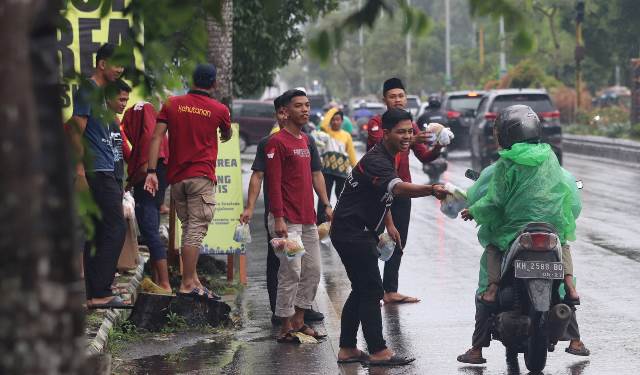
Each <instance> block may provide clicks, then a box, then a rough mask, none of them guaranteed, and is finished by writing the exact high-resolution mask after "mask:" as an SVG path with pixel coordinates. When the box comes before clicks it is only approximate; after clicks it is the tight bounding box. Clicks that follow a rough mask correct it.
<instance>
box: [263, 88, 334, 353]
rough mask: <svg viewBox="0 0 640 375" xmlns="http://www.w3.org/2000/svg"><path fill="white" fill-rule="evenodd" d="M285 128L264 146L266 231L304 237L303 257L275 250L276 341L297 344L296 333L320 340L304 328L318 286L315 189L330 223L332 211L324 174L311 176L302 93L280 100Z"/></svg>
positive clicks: (306, 110)
mask: <svg viewBox="0 0 640 375" xmlns="http://www.w3.org/2000/svg"><path fill="white" fill-rule="evenodd" d="M282 102H283V105H284V106H285V108H286V113H287V123H286V125H285V127H284V128H283V129H281V130H280V131H279V132H277V133H275V134H274V135H273V136H271V138H270V139H269V141H268V142H267V145H266V147H265V153H266V156H267V167H266V169H265V172H264V174H265V179H266V181H267V187H268V189H267V191H268V198H269V212H270V214H269V217H268V227H269V232H270V234H271V237H273V238H287V237H289V236H300V238H301V240H302V244H303V247H304V250H305V253H304V255H302V256H301V257H292V259H291V258H289V256H288V255H287V254H286V253H285V252H284V251H276V255H277V256H278V258H280V268H279V269H278V293H277V297H276V309H275V315H276V316H277V317H280V318H282V326H281V329H280V334H279V336H278V342H295V341H296V340H297V338H296V337H295V336H293V335H292V334H291V332H292V331H298V332H302V333H304V334H307V335H310V336H314V337H316V338H320V337H322V336H321V335H319V334H318V333H317V332H316V331H315V330H314V329H312V328H310V327H308V326H306V325H305V324H304V312H305V310H307V309H310V308H311V304H312V302H313V300H314V299H315V296H316V291H317V289H318V283H319V282H320V272H321V271H320V243H319V242H318V228H317V227H316V212H315V209H314V208H315V205H314V202H313V189H315V191H316V193H318V197H319V199H320V203H321V206H322V207H324V210H325V214H326V215H327V219H328V220H331V217H332V215H333V211H332V208H331V205H330V204H329V198H327V191H326V186H325V182H324V177H323V176H322V172H321V171H315V172H312V171H311V153H310V151H309V146H308V140H307V136H306V135H305V134H304V133H302V127H303V126H304V125H305V124H306V123H307V122H308V121H309V110H310V102H309V99H308V98H307V95H306V94H305V93H304V91H300V90H291V91H288V92H287V93H285V95H284V97H283V98H282Z"/></svg>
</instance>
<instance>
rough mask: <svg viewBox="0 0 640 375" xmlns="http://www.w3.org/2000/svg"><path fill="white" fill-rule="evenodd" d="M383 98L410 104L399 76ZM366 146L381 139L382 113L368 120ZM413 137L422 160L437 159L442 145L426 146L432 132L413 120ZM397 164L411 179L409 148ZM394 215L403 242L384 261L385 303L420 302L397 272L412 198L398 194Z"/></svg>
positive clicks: (392, 104)
mask: <svg viewBox="0 0 640 375" xmlns="http://www.w3.org/2000/svg"><path fill="white" fill-rule="evenodd" d="M382 100H383V101H384V103H385V104H386V105H387V109H392V108H395V109H404V108H405V107H406V105H407V95H406V93H405V89H404V85H403V84H402V81H401V80H400V79H398V78H389V79H388V80H386V81H385V82H384V84H383V86H382ZM368 125H369V127H368V129H369V130H368V132H369V134H368V139H367V150H369V149H371V148H372V147H373V146H375V145H376V144H378V143H380V142H381V141H382V138H383V136H384V132H383V129H382V120H381V116H380V115H376V116H374V117H373V118H372V119H371V120H369V124H368ZM413 134H414V136H413V139H412V144H411V150H413V154H414V155H415V156H416V157H417V158H418V159H419V160H420V161H421V162H422V163H427V162H430V161H433V160H435V159H436V158H437V157H438V155H440V148H441V147H440V146H435V147H433V148H429V147H428V146H427V143H428V139H429V137H430V134H429V133H428V132H425V131H420V129H419V128H418V126H417V125H416V123H415V122H414V123H413ZM395 160H396V162H395V164H396V169H397V172H398V176H399V177H400V179H402V181H404V182H411V173H410V172H409V150H406V151H401V152H399V153H398V154H396V156H395ZM391 216H392V217H393V223H394V226H395V228H397V230H398V231H399V232H400V237H401V238H402V243H401V244H398V245H397V247H396V250H395V251H394V252H393V256H391V259H389V260H388V261H387V262H385V264H384V276H383V278H382V285H383V287H384V298H383V300H384V302H385V303H413V302H420V299H418V298H415V297H410V296H405V295H403V294H400V293H398V273H399V271H400V260H401V258H402V249H403V247H404V246H405V245H406V244H407V237H408V235H409V219H410V218H411V199H409V198H398V199H395V200H394V201H393V205H392V206H391Z"/></svg>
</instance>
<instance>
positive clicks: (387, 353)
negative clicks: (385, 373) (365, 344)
mask: <svg viewBox="0 0 640 375" xmlns="http://www.w3.org/2000/svg"><path fill="white" fill-rule="evenodd" d="M394 354H396V353H394V352H393V350H391V349H389V348H386V349H383V350H380V351H379V352H375V353H372V354H369V359H371V360H372V361H386V360H388V359H391V357H393V356H394Z"/></svg>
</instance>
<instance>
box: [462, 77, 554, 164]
mask: <svg viewBox="0 0 640 375" xmlns="http://www.w3.org/2000/svg"><path fill="white" fill-rule="evenodd" d="M514 104H524V105H528V106H529V107H531V108H533V110H534V111H535V112H536V113H537V114H538V117H540V121H541V123H542V141H543V142H546V143H548V144H550V145H551V148H552V149H553V151H554V152H555V153H556V156H557V157H558V160H559V161H560V164H562V127H561V126H560V112H559V111H558V110H557V109H556V107H555V106H554V104H553V102H552V101H551V97H550V96H549V94H548V93H547V91H546V90H540V89H503V90H492V91H489V92H487V93H486V94H485V96H484V97H483V98H482V100H481V101H480V105H479V106H478V109H477V111H476V112H477V114H476V118H475V121H474V123H473V125H472V126H471V131H470V136H471V143H470V146H471V165H472V168H473V169H474V170H476V171H480V170H482V169H484V168H486V167H487V166H488V165H489V164H491V163H492V162H493V161H495V160H497V159H498V152H497V145H496V140H495V139H494V138H493V123H494V121H495V119H496V117H497V116H498V113H499V112H500V111H501V110H503V109H504V108H506V107H508V106H510V105H514Z"/></svg>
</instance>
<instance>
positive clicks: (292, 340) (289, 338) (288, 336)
mask: <svg viewBox="0 0 640 375" xmlns="http://www.w3.org/2000/svg"><path fill="white" fill-rule="evenodd" d="M293 332H294V331H289V332H287V333H285V335H284V336H280V337H277V338H276V341H277V342H278V343H279V344H300V339H299V338H298V337H296V336H295V335H294V334H293Z"/></svg>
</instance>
